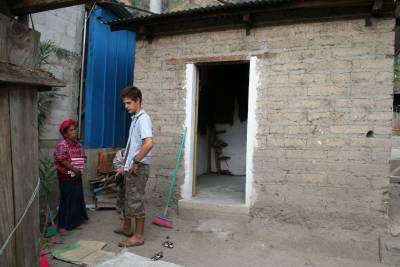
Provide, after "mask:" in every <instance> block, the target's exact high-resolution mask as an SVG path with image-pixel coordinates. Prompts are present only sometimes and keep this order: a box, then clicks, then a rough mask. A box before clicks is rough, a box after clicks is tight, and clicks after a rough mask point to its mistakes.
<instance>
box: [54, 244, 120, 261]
mask: <svg viewBox="0 0 400 267" xmlns="http://www.w3.org/2000/svg"><path fill="white" fill-rule="evenodd" d="M106 245H107V243H106V242H100V241H86V240H79V241H78V242H76V243H72V244H70V245H69V246H68V247H66V248H64V249H59V250H55V251H53V256H54V257H55V258H56V259H58V260H62V261H66V262H70V263H73V264H76V265H81V266H95V265H96V264H99V263H101V262H103V261H106V260H109V259H111V258H112V257H114V256H115V253H114V252H109V251H104V250H103V248H104V247H105V246H106Z"/></svg>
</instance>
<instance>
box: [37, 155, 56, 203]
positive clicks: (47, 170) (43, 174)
mask: <svg viewBox="0 0 400 267" xmlns="http://www.w3.org/2000/svg"><path fill="white" fill-rule="evenodd" d="M39 178H40V185H41V186H40V195H41V196H43V197H45V199H46V200H47V198H48V196H49V195H50V194H51V193H52V192H53V191H54V187H55V184H56V181H57V179H56V178H57V175H56V169H55V167H54V161H52V160H50V159H44V160H41V161H40V165H39Z"/></svg>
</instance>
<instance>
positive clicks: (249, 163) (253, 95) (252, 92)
mask: <svg viewBox="0 0 400 267" xmlns="http://www.w3.org/2000/svg"><path fill="white" fill-rule="evenodd" d="M258 83H259V73H258V72H257V57H251V58H250V76H249V105H248V107H249V108H248V115H247V118H248V122H247V151H246V206H248V207H250V206H251V205H252V204H253V203H254V201H255V199H256V191H255V190H254V188H253V173H254V167H253V155H254V148H255V147H257V140H256V133H257V121H256V108H257V107H256V100H257V88H258Z"/></svg>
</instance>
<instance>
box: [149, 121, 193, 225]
mask: <svg viewBox="0 0 400 267" xmlns="http://www.w3.org/2000/svg"><path fill="white" fill-rule="evenodd" d="M185 137H186V127H185V129H184V131H183V135H182V138H181V145H180V146H179V152H178V159H177V160H176V164H175V169H174V171H173V173H172V179H171V183H170V185H169V192H168V197H167V202H166V203H165V209H164V214H163V215H162V216H157V217H156V218H154V220H153V222H152V223H153V224H155V225H158V226H161V227H165V228H174V227H175V224H174V222H173V220H172V219H171V218H168V217H167V213H168V207H169V204H170V202H171V200H172V195H173V193H174V185H175V180H176V175H177V173H178V169H179V162H180V161H181V156H182V152H183V144H184V143H185Z"/></svg>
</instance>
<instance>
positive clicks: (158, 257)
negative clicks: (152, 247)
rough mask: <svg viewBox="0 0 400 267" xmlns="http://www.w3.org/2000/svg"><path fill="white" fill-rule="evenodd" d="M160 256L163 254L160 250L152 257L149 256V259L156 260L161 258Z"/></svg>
mask: <svg viewBox="0 0 400 267" xmlns="http://www.w3.org/2000/svg"><path fill="white" fill-rule="evenodd" d="M162 257H164V256H163V252H162V251H160V252H158V253H157V254H156V255H154V256H153V257H151V258H150V260H152V261H158V260H159V259H161V258H162Z"/></svg>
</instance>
